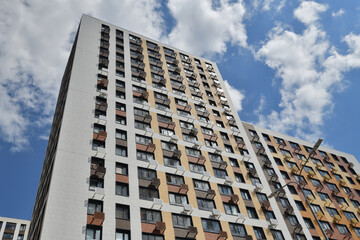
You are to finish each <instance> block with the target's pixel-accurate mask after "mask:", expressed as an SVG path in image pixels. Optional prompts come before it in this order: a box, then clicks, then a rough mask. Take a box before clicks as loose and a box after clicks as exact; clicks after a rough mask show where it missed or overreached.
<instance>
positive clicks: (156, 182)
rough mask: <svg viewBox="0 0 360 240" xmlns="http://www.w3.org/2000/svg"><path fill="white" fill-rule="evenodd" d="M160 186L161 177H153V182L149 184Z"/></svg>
mask: <svg viewBox="0 0 360 240" xmlns="http://www.w3.org/2000/svg"><path fill="white" fill-rule="evenodd" d="M159 186H160V179H159V178H153V179H151V182H150V184H149V187H153V188H159Z"/></svg>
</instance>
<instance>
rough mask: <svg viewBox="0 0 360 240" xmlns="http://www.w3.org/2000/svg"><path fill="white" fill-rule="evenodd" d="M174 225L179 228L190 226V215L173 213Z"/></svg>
mask: <svg viewBox="0 0 360 240" xmlns="http://www.w3.org/2000/svg"><path fill="white" fill-rule="evenodd" d="M172 221H173V226H174V227H177V228H188V227H191V226H192V220H191V217H190V216H185V215H179V214H172Z"/></svg>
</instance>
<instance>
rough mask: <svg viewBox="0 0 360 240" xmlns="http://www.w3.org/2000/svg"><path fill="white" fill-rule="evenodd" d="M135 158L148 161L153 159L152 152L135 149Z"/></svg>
mask: <svg viewBox="0 0 360 240" xmlns="http://www.w3.org/2000/svg"><path fill="white" fill-rule="evenodd" d="M136 159H137V160H140V161H145V162H149V161H150V160H154V154H153V153H149V152H143V151H136Z"/></svg>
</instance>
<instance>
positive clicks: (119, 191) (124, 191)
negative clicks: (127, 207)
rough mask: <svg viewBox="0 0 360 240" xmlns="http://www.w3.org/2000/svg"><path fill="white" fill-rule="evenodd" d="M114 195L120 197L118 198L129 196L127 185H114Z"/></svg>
mask: <svg viewBox="0 0 360 240" xmlns="http://www.w3.org/2000/svg"><path fill="white" fill-rule="evenodd" d="M115 193H116V195H120V196H126V197H128V196H129V185H128V184H126V183H119V182H117V183H116V188H115Z"/></svg>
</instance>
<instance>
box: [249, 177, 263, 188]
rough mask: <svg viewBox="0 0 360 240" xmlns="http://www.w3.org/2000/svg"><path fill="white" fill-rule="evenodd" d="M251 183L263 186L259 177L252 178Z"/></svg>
mask: <svg viewBox="0 0 360 240" xmlns="http://www.w3.org/2000/svg"><path fill="white" fill-rule="evenodd" d="M250 180H251V183H252V184H253V185H254V186H256V184H261V181H260V179H259V178H257V177H250Z"/></svg>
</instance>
